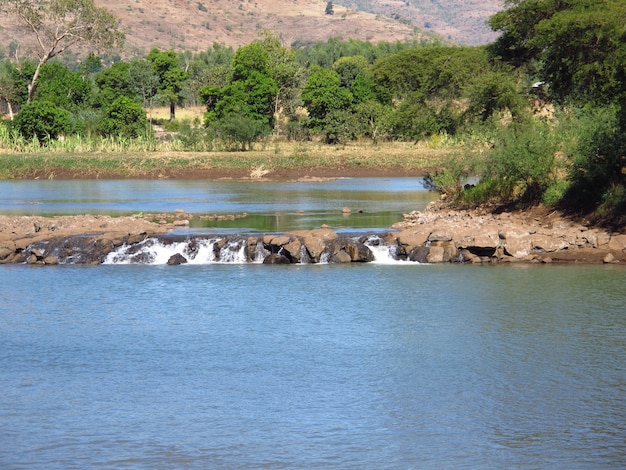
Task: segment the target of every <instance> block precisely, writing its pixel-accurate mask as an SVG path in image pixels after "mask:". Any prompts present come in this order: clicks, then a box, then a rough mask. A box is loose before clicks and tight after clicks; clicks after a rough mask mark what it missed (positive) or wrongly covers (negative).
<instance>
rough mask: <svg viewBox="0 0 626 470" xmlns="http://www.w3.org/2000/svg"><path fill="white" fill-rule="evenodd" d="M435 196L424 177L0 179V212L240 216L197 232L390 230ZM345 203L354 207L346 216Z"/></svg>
mask: <svg viewBox="0 0 626 470" xmlns="http://www.w3.org/2000/svg"><path fill="white" fill-rule="evenodd" d="M435 198H436V194H434V193H431V192H428V191H426V190H425V189H424V187H423V184H422V180H421V179H420V178H340V179H336V180H329V181H309V182H285V181H272V182H269V181H267V182H263V181H249V182H242V181H204V180H192V181H186V180H184V181H180V180H162V181H161V180H157V181H153V180H105V181H99V180H95V181H84V180H61V181H33V180H10V181H0V213H2V214H19V215H59V214H87V213H91V214H98V213H100V214H112V215H127V214H135V213H139V212H151V213H152V212H156V213H158V212H164V211H169V212H173V211H175V210H177V209H183V210H185V211H187V212H191V213H197V214H217V215H225V214H241V213H244V212H245V213H247V214H248V217H246V218H242V219H237V220H235V221H221V222H195V225H192V228H196V229H198V230H202V229H206V228H219V229H223V231H247V232H253V231H272V232H280V231H287V230H293V229H310V228H314V227H319V226H320V225H321V224H328V225H332V226H333V227H337V228H346V229H348V228H352V229H365V228H370V229H371V228H388V227H390V226H391V225H392V224H393V223H395V222H398V221H399V220H402V214H403V213H406V212H410V211H412V210H416V209H417V210H418V209H422V208H424V207H425V205H426V204H427V203H428V202H429V201H431V200H433V199H435ZM344 207H348V208H350V209H351V211H352V212H351V213H350V214H349V215H346V214H343V213H342V210H343V208H344Z"/></svg>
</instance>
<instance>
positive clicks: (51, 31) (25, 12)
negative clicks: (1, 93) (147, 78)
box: [0, 0, 124, 102]
mask: <svg viewBox="0 0 626 470" xmlns="http://www.w3.org/2000/svg"><path fill="white" fill-rule="evenodd" d="M0 9H1V10H3V11H5V12H7V13H8V14H10V15H12V16H16V17H17V18H18V20H19V21H20V22H21V23H22V24H24V25H25V26H26V27H27V28H28V29H29V30H30V32H31V33H32V34H33V36H34V38H35V40H36V44H37V45H38V47H39V52H38V57H39V62H38V64H37V66H36V67H35V70H34V72H33V74H32V76H31V78H30V80H29V83H28V102H31V101H32V100H33V99H34V97H35V88H36V86H37V80H38V79H39V74H40V72H41V67H42V66H43V65H44V64H45V63H46V62H48V61H49V60H50V59H52V58H53V57H56V56H57V55H59V54H62V53H63V52H65V51H67V50H68V49H70V48H72V47H74V46H87V47H90V48H92V49H94V50H110V49H112V48H114V47H118V46H120V45H121V44H122V43H123V40H124V34H123V33H122V32H121V31H119V28H118V23H117V19H116V18H115V17H114V16H113V15H112V14H111V13H109V12H108V11H107V10H106V9H104V8H99V7H97V6H96V5H95V3H94V1H93V0H50V1H49V2H40V1H36V0H0Z"/></svg>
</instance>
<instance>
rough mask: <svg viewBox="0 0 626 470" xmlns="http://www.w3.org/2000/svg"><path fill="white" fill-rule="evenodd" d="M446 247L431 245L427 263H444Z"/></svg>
mask: <svg viewBox="0 0 626 470" xmlns="http://www.w3.org/2000/svg"><path fill="white" fill-rule="evenodd" d="M444 255H445V249H444V248H443V247H442V246H431V247H430V249H429V250H428V255H427V256H426V262H427V263H443V257H444Z"/></svg>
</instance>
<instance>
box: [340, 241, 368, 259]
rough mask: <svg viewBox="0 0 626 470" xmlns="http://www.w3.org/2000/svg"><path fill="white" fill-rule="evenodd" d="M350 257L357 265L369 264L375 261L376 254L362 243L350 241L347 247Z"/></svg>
mask: <svg viewBox="0 0 626 470" xmlns="http://www.w3.org/2000/svg"><path fill="white" fill-rule="evenodd" d="M345 250H346V252H347V253H348V255H349V256H350V261H354V262H357V263H368V262H371V261H374V254H373V253H372V250H370V249H369V248H368V247H367V246H366V245H365V244H363V243H361V242H355V241H348V242H347V243H346V247H345Z"/></svg>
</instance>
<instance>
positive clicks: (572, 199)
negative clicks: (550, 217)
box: [561, 106, 626, 225]
mask: <svg viewBox="0 0 626 470" xmlns="http://www.w3.org/2000/svg"><path fill="white" fill-rule="evenodd" d="M571 127H572V129H570V131H569V132H570V133H571V134H573V135H575V136H576V139H575V141H574V143H573V145H572V148H570V149H568V153H569V158H570V160H571V166H570V168H569V174H568V177H569V181H570V187H569V188H568V190H567V192H566V193H565V195H564V198H563V201H562V203H561V205H562V207H563V208H564V209H566V210H570V211H580V212H582V213H586V214H590V213H594V212H595V213H596V214H595V215H596V216H598V217H601V218H602V219H604V220H606V221H608V222H610V223H616V224H618V225H619V224H622V225H623V224H624V223H625V222H626V220H625V219H626V216H625V214H626V211H624V208H626V197H625V196H626V192H625V188H626V174H624V171H623V169H624V168H626V142H624V138H623V133H621V132H620V126H619V110H618V108H617V107H615V106H612V107H601V108H595V107H592V106H587V107H585V108H583V109H581V110H580V111H579V112H578V113H577V114H576V115H575V116H574V117H573V118H572V122H571Z"/></svg>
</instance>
